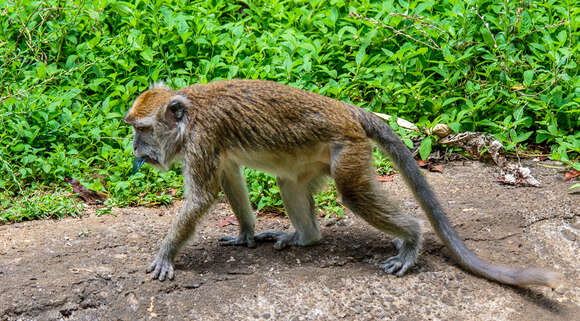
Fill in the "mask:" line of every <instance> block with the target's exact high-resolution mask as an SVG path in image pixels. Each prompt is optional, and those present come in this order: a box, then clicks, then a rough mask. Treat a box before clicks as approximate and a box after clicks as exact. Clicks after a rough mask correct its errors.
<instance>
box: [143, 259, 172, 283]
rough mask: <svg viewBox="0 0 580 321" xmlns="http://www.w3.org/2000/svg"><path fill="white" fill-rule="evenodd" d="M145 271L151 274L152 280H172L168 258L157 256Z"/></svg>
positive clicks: (170, 264) (170, 263)
mask: <svg viewBox="0 0 580 321" xmlns="http://www.w3.org/2000/svg"><path fill="white" fill-rule="evenodd" d="M145 271H146V272H147V273H151V272H153V280H155V279H159V281H163V280H165V278H167V279H169V280H173V263H172V262H171V260H170V259H168V258H160V257H159V256H157V257H156V258H155V260H153V263H151V265H150V266H149V267H148V268H147V270H145Z"/></svg>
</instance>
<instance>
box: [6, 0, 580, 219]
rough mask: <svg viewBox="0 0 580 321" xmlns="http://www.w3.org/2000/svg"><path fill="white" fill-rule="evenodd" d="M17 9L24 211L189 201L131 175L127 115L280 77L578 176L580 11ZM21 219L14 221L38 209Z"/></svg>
mask: <svg viewBox="0 0 580 321" xmlns="http://www.w3.org/2000/svg"><path fill="white" fill-rule="evenodd" d="M3 4H4V5H3V6H1V8H0V35H1V36H0V57H2V59H0V142H1V143H0V190H3V191H5V192H4V195H5V197H8V198H14V199H16V200H18V199H24V198H25V197H26V195H31V193H32V192H31V191H38V192H39V193H46V192H49V191H53V190H55V189H59V188H61V189H62V188H64V187H66V186H67V183H66V181H67V179H68V178H75V179H77V180H79V181H81V182H83V184H84V185H85V186H87V187H90V188H92V189H95V190H98V191H101V192H105V193H106V194H107V195H108V196H109V200H108V202H109V205H117V206H129V205H142V204H166V203H168V202H170V201H171V200H172V199H174V198H176V197H177V198H178V197H180V196H181V195H182V193H183V191H182V187H181V185H182V179H181V177H180V171H179V169H174V170H172V171H170V172H168V173H158V172H157V171H154V170H151V169H148V168H145V170H144V171H143V172H142V173H140V174H139V175H135V176H134V177H130V178H129V177H128V175H127V174H128V171H129V169H130V164H131V160H132V156H131V130H130V129H129V128H128V126H126V125H125V124H123V122H122V117H123V114H124V113H125V112H126V110H127V109H128V108H129V106H130V105H131V103H132V101H133V100H134V99H135V97H136V96H137V95H138V94H139V93H140V92H142V91H143V90H145V89H147V88H148V87H149V85H150V84H151V83H154V82H157V81H165V82H166V83H167V84H168V85H170V86H172V87H174V88H179V87H183V86H187V85H189V84H194V83H206V82H208V81H212V80H216V79H231V78H252V79H256V78H260V79H270V80H275V81H278V82H282V83H286V84H288V85H290V86H294V87H298V88H303V89H306V90H310V91H315V92H318V93H320V94H323V95H326V96H330V97H333V98H336V99H339V100H342V101H345V102H349V103H353V104H358V105H360V106H361V107H363V108H366V109H368V110H372V111H378V112H382V113H386V114H390V115H393V116H401V117H403V118H406V119H408V120H410V121H413V122H415V123H417V124H418V125H419V126H425V127H427V126H426V125H428V124H432V123H435V122H446V123H448V124H449V125H450V126H451V128H452V129H453V130H454V131H455V132H461V131H466V130H471V131H474V130H484V131H488V132H491V133H493V134H495V135H496V136H497V137H498V138H499V139H501V140H502V142H503V143H504V144H505V145H506V146H507V148H508V149H515V148H517V146H519V145H524V146H525V145H526V144H527V143H530V142H536V143H541V144H545V145H547V146H549V147H550V149H551V151H552V158H554V159H557V160H560V161H563V162H566V163H567V164H569V165H570V166H578V165H577V164H578V157H579V154H580V152H579V140H580V139H579V136H578V135H579V133H580V130H579V128H580V108H579V107H578V106H579V102H580V91H579V90H578V88H580V77H579V75H578V70H579V68H578V49H579V45H578V43H579V42H578V38H579V33H578V27H579V21H578V19H577V18H576V17H578V13H579V12H580V8H579V7H578V6H577V5H575V2H573V1H569V0H548V1H543V2H526V1H501V2H497V1H489V0H469V1H459V0H447V1H419V0H414V1H366V0H365V1H363V0H353V1H345V0H327V1H326V0H315V1H304V0H299V1H283V0H272V1H264V0H259V1H228V0H212V1H201V0H193V1H183V0H158V1H153V2H151V1H134V2H130V1H117V0H102V1H80V0H70V1H60V0H58V1H57V0H37V1H22V0H7V1H4V3H3ZM401 133H403V134H404V132H401ZM406 142H407V143H408V142H409V140H408V139H406ZM431 146H432V142H431ZM429 150H430V145H429V140H428V139H425V140H424V142H423V144H422V146H421V147H420V151H421V156H422V157H426V155H427V154H428V152H429ZM378 164H380V166H381V169H380V171H381V172H382V171H384V170H386V168H384V167H382V166H383V165H382V164H386V163H385V161H384V159H382V158H379V161H378ZM247 174H248V181H249V184H248V185H249V187H250V194H251V197H252V202H253V203H254V205H255V206H256V207H257V208H259V209H265V208H268V207H279V206H280V201H279V196H278V194H277V190H276V187H275V185H274V184H273V178H272V177H271V176H264V175H262V174H257V173H255V172H247ZM258 195H260V196H258ZM14 204H17V202H15V203H14ZM22 204H24V203H22ZM27 204H28V203H27ZM18 206H20V205H14V207H12V206H9V205H7V207H5V208H4V210H8V211H16V209H18V210H19V211H26V208H28V207H27V206H28V205H22V206H24V207H22V206H21V207H18ZM32 206H34V205H33V204H31V203H30V208H32ZM55 210H56V209H55ZM13 213H14V212H13ZM30 213H32V212H30ZM61 213H64V212H61ZM31 215H32V214H31ZM6 217H7V216H6ZM10 217H13V216H10ZM36 217H42V215H39V216H36ZM32 218H34V217H31V219H32ZM9 220H11V219H9Z"/></svg>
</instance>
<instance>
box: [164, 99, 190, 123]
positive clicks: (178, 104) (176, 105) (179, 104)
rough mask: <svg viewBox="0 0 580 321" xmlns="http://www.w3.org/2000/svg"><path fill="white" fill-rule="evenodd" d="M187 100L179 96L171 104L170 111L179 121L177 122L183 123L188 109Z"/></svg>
mask: <svg viewBox="0 0 580 321" xmlns="http://www.w3.org/2000/svg"><path fill="white" fill-rule="evenodd" d="M186 100H187V98H185V97H180V96H177V97H175V98H173V99H172V100H171V101H170V102H169V105H168V107H169V110H170V111H171V113H172V114H173V117H175V119H177V121H181V120H182V119H183V115H184V114H185V109H186Z"/></svg>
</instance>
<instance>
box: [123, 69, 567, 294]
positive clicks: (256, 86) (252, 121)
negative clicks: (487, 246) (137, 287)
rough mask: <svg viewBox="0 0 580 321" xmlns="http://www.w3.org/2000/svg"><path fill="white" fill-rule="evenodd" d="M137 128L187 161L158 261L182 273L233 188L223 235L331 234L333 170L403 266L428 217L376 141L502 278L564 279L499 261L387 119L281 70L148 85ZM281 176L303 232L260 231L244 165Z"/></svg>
mask: <svg viewBox="0 0 580 321" xmlns="http://www.w3.org/2000/svg"><path fill="white" fill-rule="evenodd" d="M124 120H125V122H126V123H128V124H130V125H132V126H133V127H134V129H135V138H134V141H133V152H134V155H135V156H136V157H137V161H141V163H142V161H143V160H145V161H146V162H147V163H149V164H152V165H156V166H158V167H160V168H162V169H167V168H168V167H169V166H170V164H171V163H172V161H173V160H174V159H175V158H176V157H177V159H181V160H182V162H183V176H184V181H185V188H186V189H185V190H186V192H185V204H184V205H183V207H182V208H181V210H180V212H179V214H178V215H177V217H175V218H174V220H173V223H172V226H171V228H170V229H169V232H168V233H167V236H166V237H165V239H164V240H163V243H162V245H161V249H160V250H159V253H158V254H157V256H156V257H155V259H154V261H153V263H152V264H151V266H149V268H148V269H147V272H153V278H157V279H159V280H161V281H163V280H164V279H166V278H169V279H173V276H174V268H173V261H174V259H175V257H176V255H177V253H178V251H179V249H180V248H181V247H183V245H184V244H185V243H186V241H187V240H188V238H189V237H190V236H191V235H192V234H193V232H194V230H195V228H196V226H197V224H198V222H199V220H200V218H201V217H202V216H203V215H204V214H205V213H206V212H208V210H209V208H210V206H211V205H212V204H213V202H214V200H215V199H216V196H217V195H218V193H219V191H220V187H221V190H223V192H224V194H225V196H226V197H227V199H228V201H229V203H230V204H231V206H232V209H233V211H234V213H235V215H236V217H237V219H238V221H239V223H240V233H239V235H237V236H226V237H223V238H222V239H221V240H220V241H221V243H222V244H223V245H244V246H248V247H255V246H256V242H257V241H264V240H272V239H273V240H275V242H276V243H275V245H274V247H275V248H277V249H283V248H286V247H288V246H292V245H295V246H307V245H312V244H315V243H316V242H318V241H319V240H320V231H319V229H318V224H317V221H316V217H315V214H314V201H313V199H312V193H314V192H315V191H316V189H317V187H318V186H319V185H320V184H321V183H322V182H323V181H324V178H325V177H328V176H330V177H331V178H332V179H334V181H335V183H336V187H337V189H338V191H339V193H340V194H341V195H342V200H343V203H344V205H345V206H346V207H348V208H349V209H350V210H351V211H352V212H353V213H355V214H356V215H358V216H360V217H361V218H363V219H364V220H365V221H367V222H368V223H369V224H371V225H372V226H374V227H376V228H377V229H379V230H381V231H384V232H387V233H389V234H392V235H393V236H395V237H396V238H395V239H394V240H393V243H394V245H395V247H396V249H397V250H398V253H397V255H395V256H393V257H391V258H389V259H387V260H386V261H384V262H383V263H382V264H381V268H382V269H383V270H384V271H385V272H386V273H392V274H396V275H398V276H401V275H403V274H404V273H405V272H406V271H407V270H408V269H409V268H410V267H411V266H413V265H414V264H415V261H416V260H417V255H418V253H419V250H420V248H421V232H420V226H419V223H418V221H417V220H416V219H415V218H413V217H412V216H409V215H406V214H404V213H402V212H401V211H400V210H399V208H398V207H397V206H395V205H393V204H392V203H391V202H390V201H389V199H388V198H387V197H386V195H385V192H384V191H382V190H381V189H380V188H379V187H378V186H377V182H376V179H375V171H374V168H373V162H372V155H373V153H372V146H373V145H372V141H374V142H376V143H377V144H378V146H379V147H380V148H381V150H382V151H383V152H384V153H386V154H387V155H388V156H389V157H390V159H391V160H392V162H393V163H394V164H395V166H396V167H397V169H398V170H399V171H400V173H401V175H402V176H403V177H404V179H405V180H406V182H407V184H408V185H409V187H410V188H411V190H412V191H413V194H414V195H415V197H416V198H417V200H418V201H419V203H420V204H421V207H422V208H423V210H424V211H425V213H426V214H427V217H428V218H429V221H430V222H431V224H432V225H433V228H434V229H435V231H436V233H437V234H438V235H439V237H440V238H441V240H442V241H443V242H444V243H445V245H446V246H447V247H448V248H449V250H450V251H451V253H452V255H453V256H454V258H455V259H456V260H457V262H458V263H459V264H460V265H461V266H462V267H463V268H465V269H466V270H468V271H470V272H472V273H474V274H476V275H479V276H482V277H484V278H487V279H490V280H494V281H497V282H500V283H506V284H512V285H518V286H523V285H544V286H549V287H552V288H555V287H557V286H558V284H559V283H560V281H561V275H560V274H559V273H556V272H551V271H546V270H542V269H512V268H508V267H502V266H497V265H491V264H488V263H486V262H484V261H483V260H481V259H479V258H478V257H477V256H476V255H475V254H474V253H473V252H471V251H470V250H469V249H468V248H467V247H466V246H465V244H464V243H463V241H462V240H461V239H460V238H459V236H458V235H457V234H456V233H455V231H454V230H453V228H452V227H451V225H450V223H449V221H448V220H447V218H446V216H445V213H444V212H443V209H442V208H441V205H440V204H439V202H438V201H437V198H436V197H435V194H434V193H433V191H432V190H431V188H430V187H429V185H428V184H427V181H426V180H425V178H424V177H423V174H422V173H421V171H420V170H419V168H418V166H417V164H416V162H415V161H414V160H413V157H412V156H411V153H410V151H409V150H408V149H407V147H406V146H405V145H404V144H403V143H402V142H401V140H400V139H399V137H398V136H397V135H396V134H395V133H394V132H393V131H392V129H391V128H390V127H389V126H388V125H387V124H385V123H384V122H383V121H382V120H380V119H379V118H377V117H376V116H374V115H373V114H372V113H369V112H367V111H365V110H363V109H361V108H359V107H357V106H354V105H350V104H347V103H343V102H340V101H337V100H334V99H331V98H328V97H324V96H321V95H318V94H315V93H311V92H308V91H304V90H300V89H296V88H292V87H288V86H285V85H281V84H278V83H275V82H270V81H260V80H231V81H216V82H211V83H209V84H205V85H201V84H200V85H194V86H191V87H186V88H183V89H180V90H172V89H170V88H168V87H165V86H163V85H157V86H154V87H153V88H151V89H149V90H147V91H145V92H144V93H142V94H141V95H140V96H139V97H138V98H137V99H136V100H135V102H134V104H133V106H132V107H131V109H130V110H129V111H128V112H127V114H126V115H125V119H124ZM241 165H244V166H248V167H251V168H255V169H259V170H263V171H267V172H270V173H272V174H274V175H276V177H277V183H278V186H279V188H280V192H281V196H282V200H283V202H284V207H285V209H286V211H287V213H288V216H289V217H290V220H291V221H292V224H293V226H294V229H295V232H292V233H286V232H281V231H268V232H264V233H260V234H257V235H254V225H255V221H256V218H255V215H254V213H253V211H252V207H251V206H250V203H249V198H248V191H247V188H246V184H245V182H244V178H243V176H242V174H241V171H240V166H241Z"/></svg>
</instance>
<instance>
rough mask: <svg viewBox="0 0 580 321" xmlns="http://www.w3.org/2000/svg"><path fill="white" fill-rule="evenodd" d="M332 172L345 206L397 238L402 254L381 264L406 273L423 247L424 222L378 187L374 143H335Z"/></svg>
mask: <svg viewBox="0 0 580 321" xmlns="http://www.w3.org/2000/svg"><path fill="white" fill-rule="evenodd" d="M331 175H332V177H333V178H334V181H335V182H336V187H337V189H338V191H339V192H340V194H341V195H342V199H343V203H344V205H346V206H347V207H348V208H349V209H350V210H351V211H353V212H354V213H355V214H357V215H358V216H360V217H361V218H363V219H364V220H365V221H367V222H368V223H370V224H371V225H372V226H374V227H376V228H378V229H379V230H381V231H383V232H387V233H389V234H391V235H394V236H396V237H397V238H395V239H394V240H393V244H394V245H395V247H396V248H397V251H398V253H397V255H395V256H393V257H391V258H389V259H387V260H386V261H384V262H383V263H382V264H381V268H382V269H383V271H385V272H387V273H389V274H396V275H397V276H402V275H403V274H405V272H406V271H407V270H408V269H409V268H410V267H412V266H413V265H414V264H415V261H416V260H417V255H418V253H419V250H420V248H421V229H420V225H419V222H418V221H417V220H416V219H415V218H414V217H412V216H408V215H405V214H403V213H401V211H400V210H399V208H398V207H397V206H396V205H394V204H392V203H391V202H390V201H389V200H388V199H387V198H386V197H385V195H384V191H381V190H380V189H379V188H378V186H377V183H376V178H375V173H374V167H373V166H372V148H371V145H370V144H369V143H368V142H367V141H364V142H351V143H346V144H340V145H338V144H337V145H335V146H333V147H332V151H331Z"/></svg>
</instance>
